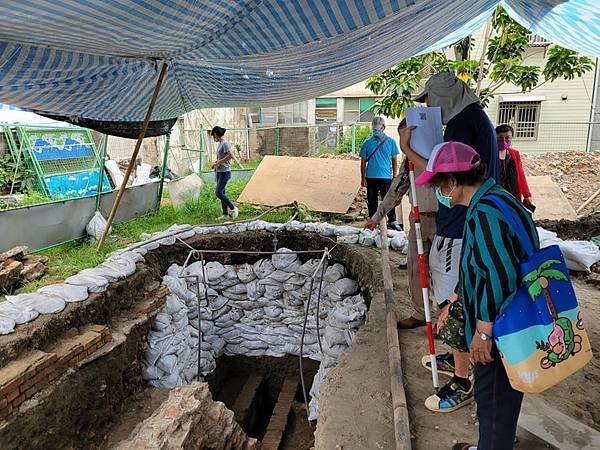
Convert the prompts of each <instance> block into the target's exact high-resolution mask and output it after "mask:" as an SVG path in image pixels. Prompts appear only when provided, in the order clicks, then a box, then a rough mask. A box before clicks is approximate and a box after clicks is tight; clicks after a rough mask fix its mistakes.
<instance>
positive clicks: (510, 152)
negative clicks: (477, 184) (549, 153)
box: [496, 124, 535, 212]
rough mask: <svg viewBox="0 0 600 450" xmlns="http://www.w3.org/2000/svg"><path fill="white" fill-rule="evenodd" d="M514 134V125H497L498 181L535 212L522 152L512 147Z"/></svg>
mask: <svg viewBox="0 0 600 450" xmlns="http://www.w3.org/2000/svg"><path fill="white" fill-rule="evenodd" d="M513 134H514V130H513V127H511V126H510V125H506V124H503V125H498V126H497V127H496V139H497V140H498V153H499V156H500V171H499V172H500V180H498V181H499V183H500V184H501V185H502V187H503V188H504V189H506V190H507V191H508V192H510V193H511V194H512V195H514V196H515V198H516V199H517V200H519V201H520V202H522V203H523V206H525V207H526V208H527V209H529V210H530V211H531V212H533V211H534V210H535V205H534V204H533V202H532V201H531V191H530V190H529V184H527V177H526V176H525V170H523V163H522V162H521V154H520V153H519V152H518V151H517V150H516V149H514V148H512V147H511V143H512V137H513Z"/></svg>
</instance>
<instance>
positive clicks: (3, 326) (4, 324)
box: [0, 315, 17, 334]
mask: <svg viewBox="0 0 600 450" xmlns="http://www.w3.org/2000/svg"><path fill="white" fill-rule="evenodd" d="M16 325H17V323H16V322H15V321H14V319H11V318H10V317H8V316H3V315H0V334H10V333H12V332H13V331H15V326H16Z"/></svg>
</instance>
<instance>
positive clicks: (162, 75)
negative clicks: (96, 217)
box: [97, 62, 169, 251]
mask: <svg viewBox="0 0 600 450" xmlns="http://www.w3.org/2000/svg"><path fill="white" fill-rule="evenodd" d="M168 67H169V66H168V65H167V64H166V63H164V62H163V65H162V68H161V69H160V75H159V76H158V81H157V82H156V86H155V87H154V92H153V93H152V98H151V100H150V104H149V105H148V110H147V111H146V117H145V118H144V123H143V124H142V129H141V130H140V134H139V136H138V139H137V142H136V143H135V149H134V150H133V154H132V155H131V159H130V160H129V165H128V166H127V171H126V172H125V177H124V178H123V182H122V183H121V187H120V188H119V192H118V193H117V197H116V198H115V203H114V204H113V206H112V209H111V210H110V214H109V215H108V219H107V220H106V228H105V229H104V233H102V238H101V239H100V242H98V248H97V251H100V250H102V247H103V246H104V241H106V237H107V236H108V232H109V230H110V227H111V226H112V223H113V220H114V219H115V215H116V214H117V210H118V209H119V204H120V203H121V198H122V197H123V194H124V193H125V188H126V187H127V181H129V177H130V176H131V172H132V171H133V166H134V164H135V160H136V159H137V155H138V153H139V152H140V148H141V147H142V141H143V140H144V137H145V136H146V131H147V130H148V124H149V123H150V118H151V117H152V110H153V109H154V105H155V104H156V99H157V98H158V93H159V92H160V87H161V86H162V83H163V80H164V79H165V75H166V74H167V68H168Z"/></svg>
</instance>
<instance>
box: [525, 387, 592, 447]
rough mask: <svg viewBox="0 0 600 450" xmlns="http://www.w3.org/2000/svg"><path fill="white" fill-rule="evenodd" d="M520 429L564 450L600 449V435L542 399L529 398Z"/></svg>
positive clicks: (536, 397) (530, 395) (528, 396)
mask: <svg viewBox="0 0 600 450" xmlns="http://www.w3.org/2000/svg"><path fill="white" fill-rule="evenodd" d="M519 426H520V427H521V428H523V429H525V430H527V431H529V432H530V433H531V434H533V435H535V436H537V437H538V438H540V439H542V440H543V441H545V442H547V443H548V444H551V445H553V446H555V447H556V448H560V449H561V450H592V449H599V448H600V432H598V431H596V430H594V429H593V428H590V427H588V426H587V425H585V424H583V423H581V422H579V421H577V420H575V419H573V418H572V417H570V416H567V415H566V414H563V413H561V412H560V411H558V410H557V409H556V408H555V407H553V406H552V405H551V404H549V403H548V402H546V401H545V400H544V399H543V398H542V397H540V396H538V395H533V394H527V395H525V398H524V399H523V406H522V407H521V415H520V416H519Z"/></svg>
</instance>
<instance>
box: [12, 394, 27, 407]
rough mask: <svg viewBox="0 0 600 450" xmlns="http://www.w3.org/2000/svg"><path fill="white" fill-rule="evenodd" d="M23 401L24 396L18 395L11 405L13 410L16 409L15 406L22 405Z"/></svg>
mask: <svg viewBox="0 0 600 450" xmlns="http://www.w3.org/2000/svg"><path fill="white" fill-rule="evenodd" d="M24 401H25V394H21V395H19V396H18V397H17V398H15V399H14V400H13V401H12V403H11V405H12V407H13V408H16V407H17V406H19V405H20V404H21V403H23V402H24Z"/></svg>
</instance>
